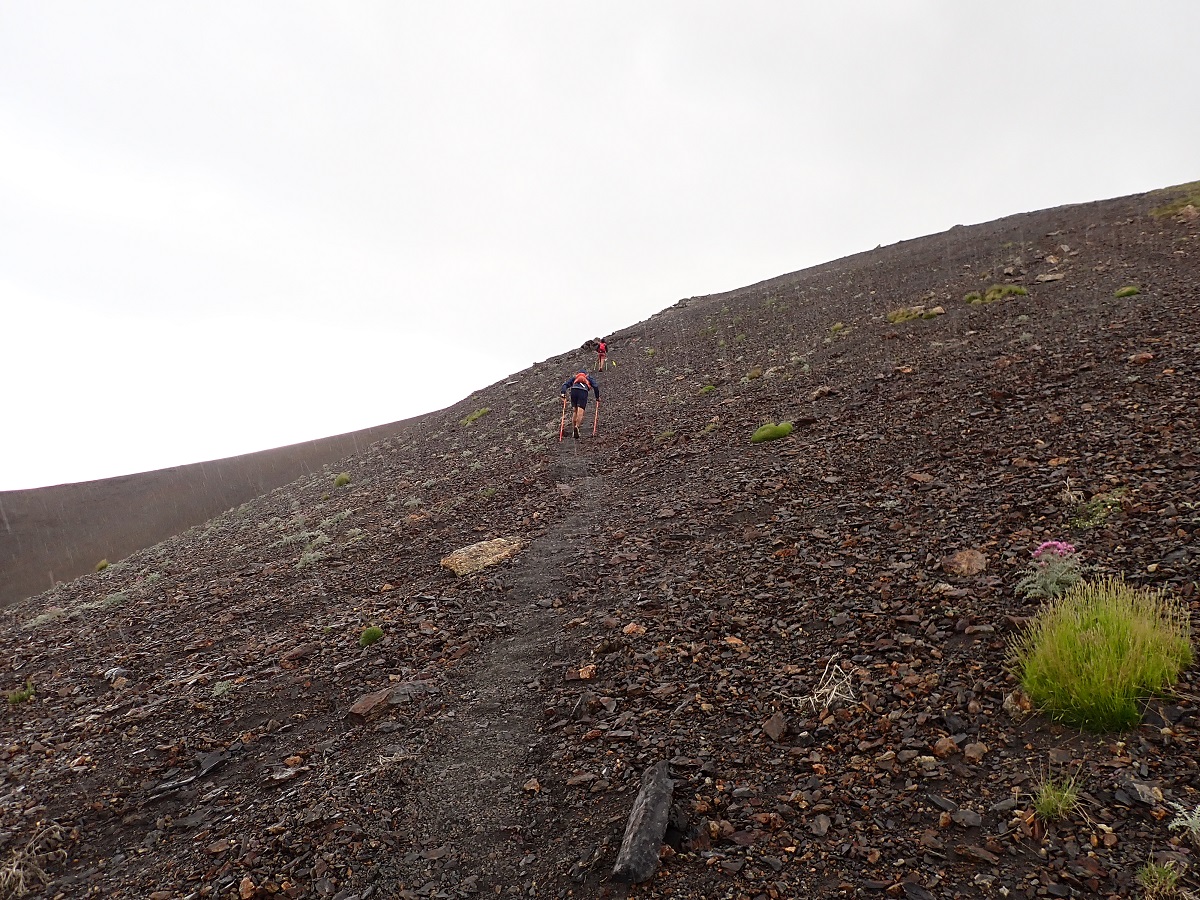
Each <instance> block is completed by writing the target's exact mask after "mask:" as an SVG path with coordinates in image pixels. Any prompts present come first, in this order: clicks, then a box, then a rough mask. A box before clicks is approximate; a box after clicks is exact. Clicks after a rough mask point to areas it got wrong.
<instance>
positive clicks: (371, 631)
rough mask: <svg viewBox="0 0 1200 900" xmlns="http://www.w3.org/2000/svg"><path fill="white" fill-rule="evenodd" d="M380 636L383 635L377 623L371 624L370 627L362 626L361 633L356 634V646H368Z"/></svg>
mask: <svg viewBox="0 0 1200 900" xmlns="http://www.w3.org/2000/svg"><path fill="white" fill-rule="evenodd" d="M381 637H383V629H382V628H380V627H379V626H378V625H372V626H371V627H370V628H364V629H363V633H362V634H360V635H359V636H358V646H360V647H370V646H371V645H372V644H373V643H375V642H376V641H377V640H379V639H380V638H381Z"/></svg>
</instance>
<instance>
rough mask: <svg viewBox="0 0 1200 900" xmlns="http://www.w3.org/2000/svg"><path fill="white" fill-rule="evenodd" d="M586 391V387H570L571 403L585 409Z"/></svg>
mask: <svg viewBox="0 0 1200 900" xmlns="http://www.w3.org/2000/svg"><path fill="white" fill-rule="evenodd" d="M587 401H588V391H587V388H575V387H573V388H571V405H572V406H576V407H578V408H579V409H587Z"/></svg>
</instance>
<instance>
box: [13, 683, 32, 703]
mask: <svg viewBox="0 0 1200 900" xmlns="http://www.w3.org/2000/svg"><path fill="white" fill-rule="evenodd" d="M35 693H36V692H35V691H34V689H33V679H27V680H26V681H25V687H23V688H17V689H16V690H13V691H9V692H8V702H9V705H10V706H16V705H17V704H18V703H25V702H27V701H29V700H32V699H33V695H34V694H35Z"/></svg>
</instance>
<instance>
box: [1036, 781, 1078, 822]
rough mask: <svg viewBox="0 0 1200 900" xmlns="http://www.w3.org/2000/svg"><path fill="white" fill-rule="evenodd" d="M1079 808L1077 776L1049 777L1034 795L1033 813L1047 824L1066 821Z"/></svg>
mask: <svg viewBox="0 0 1200 900" xmlns="http://www.w3.org/2000/svg"><path fill="white" fill-rule="evenodd" d="M1078 806H1079V788H1078V786H1077V785H1076V784H1075V776H1072V777H1070V778H1055V777H1053V776H1050V775H1047V776H1046V778H1044V779H1043V780H1042V781H1041V783H1040V784H1038V786H1037V789H1036V790H1035V791H1034V794H1033V811H1034V812H1036V813H1037V814H1038V815H1039V816H1040V817H1041V818H1042V820H1043V821H1045V822H1055V821H1058V820H1059V819H1065V818H1066V817H1067V816H1069V815H1070V814H1071V813H1073V812H1074V811H1075V809H1076V807H1078Z"/></svg>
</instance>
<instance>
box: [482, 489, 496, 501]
mask: <svg viewBox="0 0 1200 900" xmlns="http://www.w3.org/2000/svg"><path fill="white" fill-rule="evenodd" d="M496 490H497V488H496V487H495V486H494V485H488V486H487V487H485V488H482V489H481V490H480V491H479V496H480V497H482V498H483V499H484V500H490V499H492V498H493V497H495V496H496Z"/></svg>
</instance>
